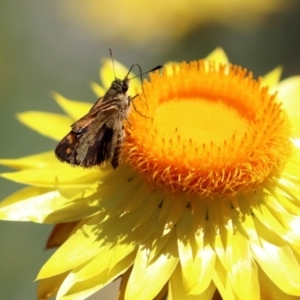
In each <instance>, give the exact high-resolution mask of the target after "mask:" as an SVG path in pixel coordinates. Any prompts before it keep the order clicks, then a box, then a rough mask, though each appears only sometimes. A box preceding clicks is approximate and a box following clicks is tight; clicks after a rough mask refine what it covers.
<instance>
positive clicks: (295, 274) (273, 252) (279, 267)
mask: <svg viewBox="0 0 300 300" xmlns="http://www.w3.org/2000/svg"><path fill="white" fill-rule="evenodd" d="M254 221H255V226H256V228H257V231H258V233H259V238H260V241H261V245H259V244H256V243H251V248H252V251H253V256H254V258H255V260H256V261H257V262H258V264H259V265H260V267H261V268H262V270H263V271H264V272H265V273H266V274H267V276H268V277H269V278H270V279H271V280H272V281H273V282H274V283H275V284H276V285H277V286H278V287H279V288H280V289H281V290H283V291H284V292H285V293H287V294H290V295H295V296H297V295H298V296H299V294H300V265H299V262H298V260H297V258H296V257H295V256H294V253H293V251H292V250H291V248H290V246H289V245H288V244H284V243H283V242H282V240H281V238H280V237H279V236H277V235H276V234H275V233H273V232H271V231H270V230H268V229H267V228H266V227H263V225H262V224H261V223H260V222H259V221H258V220H257V219H255V218H254Z"/></svg>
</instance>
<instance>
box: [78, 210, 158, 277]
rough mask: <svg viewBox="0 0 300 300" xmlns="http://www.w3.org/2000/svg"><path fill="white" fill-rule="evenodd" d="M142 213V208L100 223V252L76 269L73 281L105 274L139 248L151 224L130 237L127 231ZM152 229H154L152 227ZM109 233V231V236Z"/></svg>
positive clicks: (98, 238)
mask: <svg viewBox="0 0 300 300" xmlns="http://www.w3.org/2000/svg"><path fill="white" fill-rule="evenodd" d="M140 213H141V209H138V210H136V211H134V212H131V213H129V214H126V215H124V216H122V217H119V216H116V218H113V217H111V218H109V219H107V220H106V221H104V222H102V223H101V224H99V228H98V232H99V233H98V237H97V240H98V241H100V242H101V243H102V246H101V248H100V249H99V253H98V254H97V256H96V257H94V258H93V259H91V260H90V261H89V262H88V263H86V264H85V265H84V266H80V267H79V268H78V270H74V272H73V281H76V282H77V281H78V282H79V281H85V280H87V279H90V278H92V277H94V276H97V275H99V274H101V273H103V274H104V273H105V272H104V271H105V270H106V272H109V270H111V269H113V268H114V267H115V266H116V265H117V264H118V263H119V262H120V261H122V260H123V259H124V258H125V257H126V256H127V255H129V254H130V253H132V252H133V251H135V249H137V246H136V243H137V241H140V240H141V239H142V238H144V236H145V231H146V230H147V228H148V227H149V226H144V227H142V228H137V229H136V230H135V231H134V234H133V235H132V237H131V238H129V239H128V235H127V233H128V232H129V231H131V230H132V227H133V225H134V223H135V220H136V219H137V218H138V217H139V215H140ZM153 225H154V224H153ZM150 231H152V230H151V229H150ZM107 233H109V238H108V236H107ZM147 234H148V233H147Z"/></svg>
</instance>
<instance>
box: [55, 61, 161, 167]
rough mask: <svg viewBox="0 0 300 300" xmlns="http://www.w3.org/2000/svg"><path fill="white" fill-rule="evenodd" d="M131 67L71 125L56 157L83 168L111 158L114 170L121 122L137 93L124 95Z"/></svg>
mask: <svg viewBox="0 0 300 300" xmlns="http://www.w3.org/2000/svg"><path fill="white" fill-rule="evenodd" d="M134 66H135V65H133V66H132V67H131V68H130V70H129V72H128V74H127V75H126V76H125V78H124V79H123V80H121V79H117V78H116V79H115V80H114V81H113V82H112V83H111V86H110V88H109V89H108V91H107V92H106V93H105V94H104V96H103V97H100V98H99V99H98V100H97V102H96V103H95V104H94V105H93V107H92V108H91V109H90V111H89V112H88V113H87V114H86V115H85V116H83V117H82V118H80V119H79V120H78V121H76V122H75V123H74V124H72V125H71V128H72V129H71V131H70V132H69V133H68V134H67V135H66V136H65V137H64V138H63V139H62V140H61V141H60V142H59V143H58V145H57V147H56V149H55V154H56V156H57V157H58V159H59V160H61V161H63V162H67V163H69V164H71V165H76V166H81V167H85V168H90V167H93V166H96V165H100V166H101V165H103V164H104V163H105V162H106V161H110V163H111V165H112V167H113V168H114V169H116V168H117V167H118V165H119V164H120V161H121V158H122V146H123V142H124V139H125V130H124V125H123V121H124V120H125V119H126V118H127V116H128V113H129V108H130V104H131V102H132V100H133V99H134V98H136V97H137V96H138V95H135V96H134V97H130V96H129V95H128V94H127V91H128V89H129V80H130V79H128V76H129V74H130V72H131V70H132V68H133V67H134ZM160 68H162V66H157V67H155V68H154V69H152V70H150V71H148V72H152V71H155V70H158V69H160ZM148 72H146V73H148ZM140 74H141V75H142V73H141V72H140ZM144 74H145V73H144Z"/></svg>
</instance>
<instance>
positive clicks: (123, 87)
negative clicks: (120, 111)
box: [122, 81, 129, 93]
mask: <svg viewBox="0 0 300 300" xmlns="http://www.w3.org/2000/svg"><path fill="white" fill-rule="evenodd" d="M128 88H129V86H128V83H127V82H125V81H123V84H122V92H123V93H126V92H127V91H128Z"/></svg>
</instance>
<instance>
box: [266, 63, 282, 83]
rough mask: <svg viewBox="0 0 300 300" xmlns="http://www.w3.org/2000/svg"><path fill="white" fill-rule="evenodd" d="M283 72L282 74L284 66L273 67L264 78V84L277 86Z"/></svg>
mask: <svg viewBox="0 0 300 300" xmlns="http://www.w3.org/2000/svg"><path fill="white" fill-rule="evenodd" d="M281 74H282V67H280V66H279V67H277V68H275V69H273V70H272V71H270V72H269V73H267V74H266V75H265V76H264V77H263V78H262V86H268V87H273V86H276V85H277V84H278V82H279V80H280V77H281Z"/></svg>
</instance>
